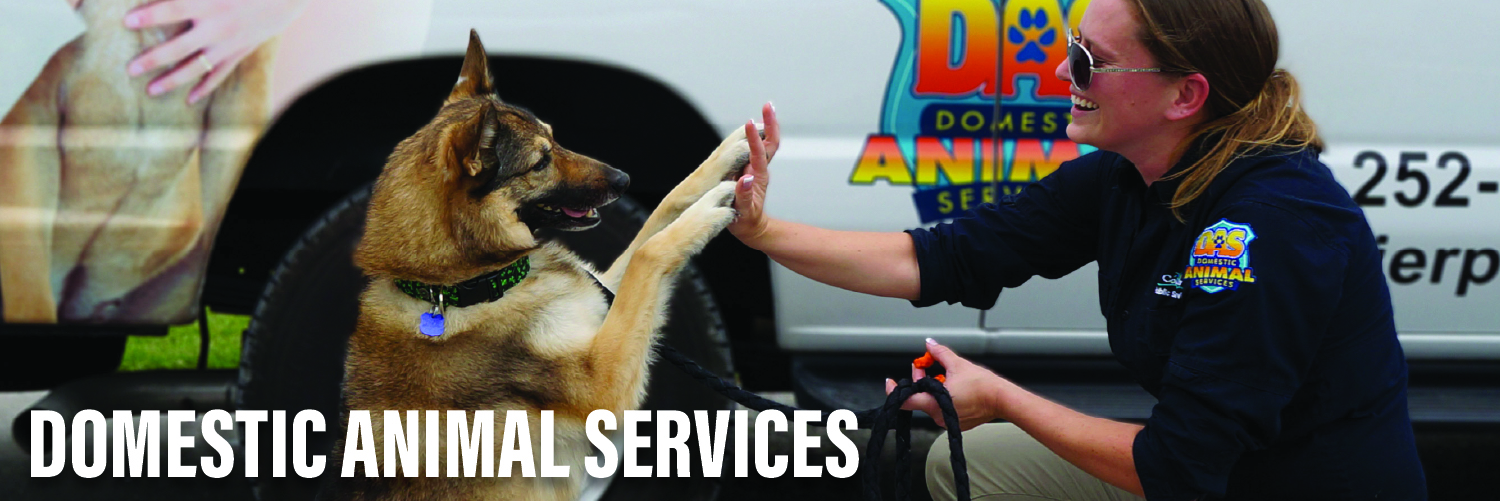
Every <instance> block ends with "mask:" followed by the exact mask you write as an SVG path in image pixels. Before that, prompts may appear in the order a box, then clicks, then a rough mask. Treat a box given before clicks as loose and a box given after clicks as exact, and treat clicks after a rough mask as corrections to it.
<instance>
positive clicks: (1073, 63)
mask: <svg viewBox="0 0 1500 501" xmlns="http://www.w3.org/2000/svg"><path fill="white" fill-rule="evenodd" d="M1063 30H1064V31H1063V33H1065V34H1066V35H1067V37H1068V72H1069V73H1072V74H1073V85H1074V86H1077V87H1078V89H1079V90H1089V84H1090V83H1093V80H1094V74H1095V73H1161V72H1162V71H1164V70H1162V69H1161V68H1096V67H1094V55H1093V54H1092V53H1090V52H1089V50H1088V49H1085V48H1084V47H1083V44H1080V43H1078V42H1079V41H1080V40H1082V38H1080V37H1077V36H1074V35H1073V29H1072V28H1071V27H1067V26H1064V27H1063Z"/></svg>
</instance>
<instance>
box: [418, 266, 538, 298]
mask: <svg viewBox="0 0 1500 501" xmlns="http://www.w3.org/2000/svg"><path fill="white" fill-rule="evenodd" d="M529 271H531V258H530V257H522V258H521V259H518V260H516V262H514V263H511V264H510V265H509V266H506V267H504V268H501V269H499V270H497V271H495V272H493V273H486V274H484V275H481V276H479V277H478V278H474V279H471V280H468V281H466V282H463V283H460V284H458V285H430V284H424V283H422V282H418V281H415V280H399V279H398V280H396V288H398V289H401V292H405V293H406V295H408V296H411V297H414V298H417V299H421V300H423V301H427V302H429V303H432V304H434V305H437V306H438V307H439V308H442V307H448V306H452V307H455V308H463V307H465V306H472V305H476V304H479V303H488V302H490V301H494V300H496V299H500V298H502V297H504V296H505V291H507V290H510V288H511V287H515V286H516V284H519V283H521V280H522V279H525V278H526V273H527V272H529ZM440 302H441V303H440Z"/></svg>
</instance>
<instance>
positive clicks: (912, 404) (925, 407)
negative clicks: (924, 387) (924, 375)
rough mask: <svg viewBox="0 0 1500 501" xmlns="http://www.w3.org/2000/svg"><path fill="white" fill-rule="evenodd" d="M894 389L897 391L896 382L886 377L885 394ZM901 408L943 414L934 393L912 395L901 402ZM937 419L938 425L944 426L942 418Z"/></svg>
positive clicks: (931, 414) (930, 413)
mask: <svg viewBox="0 0 1500 501" xmlns="http://www.w3.org/2000/svg"><path fill="white" fill-rule="evenodd" d="M892 391H896V382H895V381H893V380H891V378H886V379H885V394H886V395H890V394H891V392H892ZM901 408H902V409H905V410H909V411H922V412H926V413H927V415H929V416H942V415H943V414H942V411H940V410H939V409H938V405H937V400H935V399H933V398H932V395H928V394H926V393H917V394H915V395H912V396H911V397H909V398H907V399H906V402H905V403H902V404H901ZM935 421H937V422H938V426H943V420H942V419H936V420H935Z"/></svg>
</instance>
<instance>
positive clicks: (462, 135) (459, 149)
mask: <svg viewBox="0 0 1500 501" xmlns="http://www.w3.org/2000/svg"><path fill="white" fill-rule="evenodd" d="M499 115H500V113H499V111H497V110H495V107H494V106H488V105H486V106H483V111H480V112H478V113H475V114H474V116H473V117H471V118H469V119H468V120H464V121H462V122H458V123H455V124H453V126H452V128H451V129H449V130H448V133H447V134H446V136H447V138H448V151H449V154H450V155H452V156H451V157H450V158H449V163H448V165H455V164H457V165H461V166H462V169H463V172H465V173H468V174H469V175H470V176H477V175H479V173H480V172H484V167H485V164H486V163H494V161H495V157H494V155H493V154H488V155H487V154H486V152H493V150H494V148H495V134H496V133H497V132H498V131H499V128H500V121H499Z"/></svg>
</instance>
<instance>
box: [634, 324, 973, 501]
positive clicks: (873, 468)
mask: <svg viewBox="0 0 1500 501" xmlns="http://www.w3.org/2000/svg"><path fill="white" fill-rule="evenodd" d="M657 351H658V353H660V354H661V356H662V358H665V359H667V361H669V362H672V365H675V366H677V368H679V369H682V371H683V372H686V373H687V374H688V375H689V376H692V378H693V379H697V380H698V381H700V382H702V383H703V384H704V385H707V386H708V387H709V388H712V389H713V390H714V391H717V392H719V394H720V395H724V396H725V397H727V398H729V399H730V400H733V401H735V402H739V403H740V404H741V405H744V406H745V407H748V408H751V409H754V410H757V411H764V410H767V409H775V410H778V411H781V412H783V413H788V414H790V413H791V412H792V411H798V410H802V409H798V408H796V407H792V406H790V405H786V404H782V403H779V402H774V401H771V400H768V399H766V398H765V397H762V396H760V395H756V394H754V393H751V392H748V391H745V390H744V389H743V388H740V387H739V386H735V385H734V383H730V382H728V381H725V380H724V379H723V378H720V377H719V376H718V375H715V374H714V373H712V372H709V371H708V369H704V368H703V367H702V366H700V365H698V363H697V362H694V361H693V360H692V359H690V358H688V357H687V356H686V355H683V354H682V353H680V352H678V351H677V350H676V349H675V348H672V347H671V346H667V345H659V346H657ZM918 393H928V394H931V395H932V397H933V399H935V400H937V404H938V407H939V408H940V409H942V413H943V423H945V424H946V425H947V427H948V430H949V433H948V447H949V449H951V455H950V456H949V460H950V461H952V462H953V485H954V486H955V488H956V489H957V494H958V499H962V500H967V499H969V464H968V462H967V461H965V460H964V440H963V434H962V433H957V432H954V431H953V430H958V429H960V428H959V425H958V412H957V411H955V410H954V409H953V398H952V397H951V396H949V395H948V388H946V387H944V386H943V383H942V382H940V381H938V380H937V379H936V378H934V377H925V378H922V379H920V380H918V381H916V382H912V380H910V379H902V380H900V381H897V382H896V388H895V389H894V390H891V393H890V395H887V396H886V397H885V404H883V405H881V406H880V407H876V408H874V409H868V410H863V411H859V412H855V413H854V416H855V420H856V421H857V422H858V423H859V427H860V428H869V429H870V441H869V443H868V444H867V445H866V446H865V453H864V457H863V458H862V460H861V463H860V465H859V474H860V477H861V479H860V481H861V482H862V484H863V486H864V492H865V495H864V498H865V499H867V500H880V499H881V496H880V476H879V472H878V471H877V470H878V465H877V463H878V461H879V458H880V450H881V449H882V448H884V447H885V432H887V431H890V430H891V429H892V428H894V429H895V430H896V471H897V473H898V474H897V475H896V499H898V500H903V501H904V500H909V499H911V478H910V477H911V475H910V474H909V473H908V472H909V471H911V412H912V411H908V410H903V409H901V404H902V403H904V402H906V399H908V398H911V396H912V395H915V394H918ZM819 412H820V413H822V419H823V422H824V423H827V422H828V412H827V411H819Z"/></svg>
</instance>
